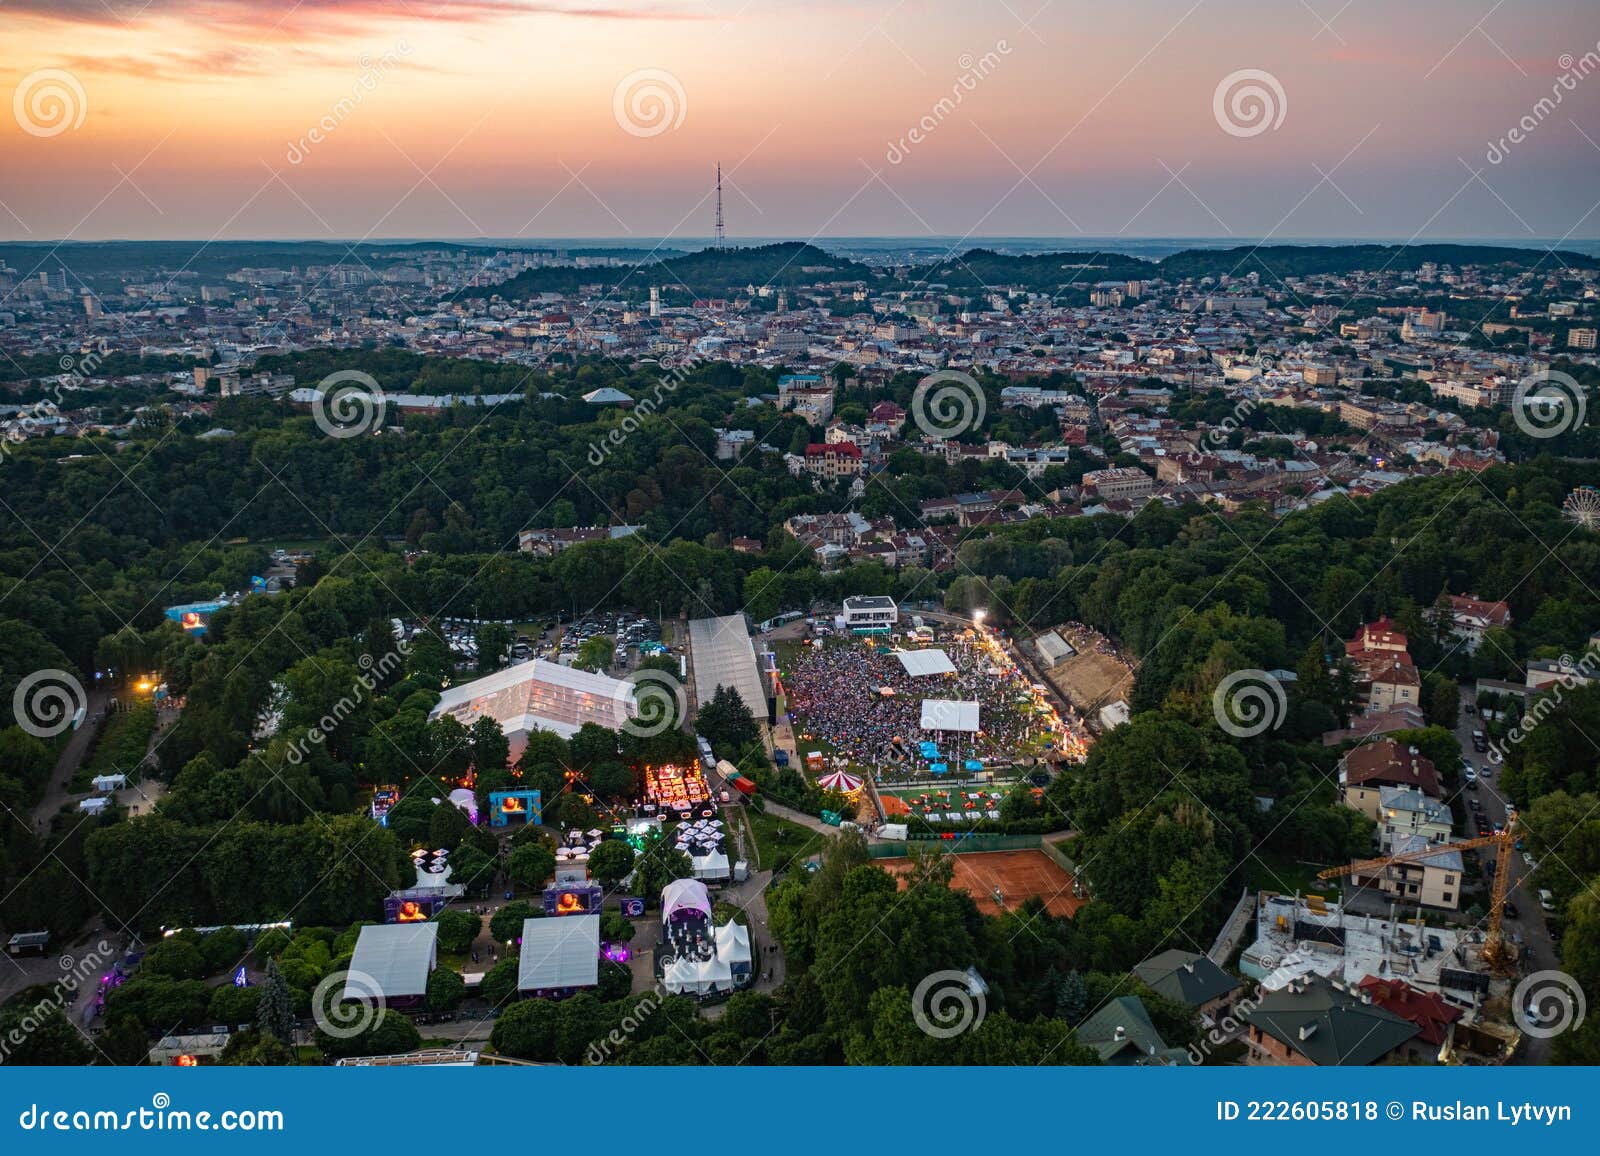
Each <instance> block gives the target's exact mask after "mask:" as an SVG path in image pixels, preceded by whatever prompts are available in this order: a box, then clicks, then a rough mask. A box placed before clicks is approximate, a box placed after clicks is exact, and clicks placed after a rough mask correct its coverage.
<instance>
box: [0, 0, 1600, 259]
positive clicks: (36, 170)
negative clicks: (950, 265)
mask: <svg viewBox="0 0 1600 1156" xmlns="http://www.w3.org/2000/svg"><path fill="white" fill-rule="evenodd" d="M1341 5H1342V7H1341ZM1324 21H1326V23H1324ZM0 29H3V30H4V36H3V37H0V84H3V85H4V87H5V90H6V93H7V95H8V96H10V98H11V99H10V100H9V101H8V102H7V104H6V106H5V107H4V110H3V111H0V205H3V207H0V237H4V238H6V239H11V240H48V239H56V238H62V237H71V238H74V239H80V240H89V239H98V238H110V237H124V238H160V237H186V238H187V237H200V238H208V237H213V236H220V237H227V238H249V237H255V238H286V237H308V238H322V237H342V238H360V237H374V238H387V237H474V236H491V237H518V236H522V237H527V238H545V237H572V236H582V237H595V236H617V237H621V238H626V237H628V236H630V235H631V236H634V237H640V238H644V237H660V236H682V237H702V236H705V235H706V234H707V233H708V232H709V230H710V224H711V208H710V202H709V199H708V198H709V193H710V186H711V179H712V172H713V166H714V164H715V163H716V162H717V161H721V162H722V164H723V166H724V169H725V171H726V172H727V173H728V174H729V179H728V190H727V192H726V194H725V200H726V205H727V216H728V220H729V233H730V235H731V236H733V237H735V238H737V237H740V236H749V237H755V236H759V237H772V236H801V237H809V236H813V235H820V236H824V237H827V236H851V235H856V236H861V235H919V234H942V235H954V236H970V237H973V238H981V237H985V236H990V237H994V236H1039V235H1051V236H1059V237H1062V238H1064V239H1070V238H1072V237H1074V236H1080V235H1081V236H1096V237H1101V236H1113V235H1124V236H1130V237H1135V236H1146V237H1148V236H1185V237H1196V236H1219V237H1226V236H1229V235H1235V236H1238V237H1241V238H1257V237H1261V236H1273V237H1279V238H1285V239H1287V238H1304V237H1380V238H1400V239H1404V238H1408V237H1411V236H1413V235H1421V236H1425V237H1438V238H1468V237H1480V238H1504V239H1516V238H1528V239H1533V238H1536V237H1537V238H1542V239H1547V240H1559V239H1571V240H1586V239H1593V238H1595V237H1597V236H1600V210H1597V209H1596V207H1595V205H1596V200H1597V198H1600V180H1597V179H1596V178H1597V177H1600V48H1597V41H1600V10H1597V9H1596V7H1595V5H1594V4H1593V2H1592V0H1517V2H1516V3H1514V4H1513V3H1505V4H1504V5H1503V6H1500V5H1496V4H1495V2H1494V0H1416V2H1410V3H1406V4H1404V5H1396V4H1394V3H1390V2H1387V0H1350V2H1349V3H1348V4H1345V3H1344V0H1198V2H1197V0H1125V2H1123V3H1118V4H1106V3H1092V4H1091V3H1084V2H1080V0H1053V2H1046V3H1041V0H899V2H896V0H643V2H637V3H630V2H627V0H463V2H459V3H451V2H434V0H395V2H381V0H301V2H299V3H293V2H291V0H259V2H253V0H147V2H145V3H137V2H133V3H129V2H126V0H0ZM1586 53H1587V54H1590V55H1589V56H1588V58H1587V62H1586V61H1585V54H1586ZM1241 70H1257V71H1258V72H1260V73H1265V74H1269V76H1270V77H1271V78H1273V79H1275V81H1276V82H1277V85H1278V86H1279V88H1280V89H1281V92H1282V100H1281V104H1282V108H1280V109H1277V110H1276V112H1281V114H1282V116H1281V123H1275V127H1274V125H1273V124H1268V125H1267V126H1266V127H1265V128H1264V131H1260V132H1258V133H1254V134H1253V135H1251V134H1250V132H1249V126H1245V127H1243V128H1241V127H1240V126H1239V125H1237V124H1235V125H1233V126H1232V127H1233V129H1234V131H1232V132H1230V131H1228V130H1227V126H1225V125H1224V124H1223V123H1222V120H1221V119H1219V116H1218V114H1217V112H1216V111H1215V110H1214V96H1215V95H1216V94H1217V91H1218V86H1219V84H1220V83H1221V82H1223V80H1224V78H1225V77H1228V76H1229V75H1230V74H1234V73H1237V72H1239V71H1241ZM636 74H642V76H639V75H636ZM1563 75H1565V76H1566V77H1567V79H1568V81H1569V82H1570V83H1569V85H1568V86H1567V87H1563V85H1562V83H1561V78H1562V77H1563ZM630 76H636V83H635V85H634V88H635V89H636V90H637V89H639V88H640V86H641V85H642V86H643V87H644V88H645V89H647V90H648V89H651V88H653V89H654V91H655V93H656V94H657V95H661V96H664V98H665V100H666V101H667V102H668V104H669V105H670V108H667V109H666V110H665V114H664V115H665V117H666V119H665V121H650V120H648V119H646V118H647V117H648V116H649V115H650V113H651V112H652V111H654V112H655V113H661V112H662V107H661V105H660V104H652V103H651V101H650V100H649V99H648V95H649V94H648V93H645V94H644V95H643V96H642V98H641V99H642V104H641V106H640V107H641V109H642V110H643V111H640V110H639V109H630V102H629V100H628V99H627V97H628V93H627V91H626V90H623V91H621V92H619V87H618V86H619V84H620V83H622V82H623V81H624V79H625V78H627V77H630ZM1553 91H1559V92H1561V103H1560V104H1559V105H1558V106H1555V107H1553V108H1547V109H1546V110H1545V111H1543V112H1536V111H1535V104H1536V102H1537V101H1539V99H1540V98H1541V97H1550V96H1551V95H1552V92H1553ZM955 93H960V99H959V101H956V100H954V97H953V94H955ZM1268 95H1269V97H1270V98H1271V99H1272V101H1273V103H1275V104H1276V103H1278V98H1277V97H1276V95H1275V94H1272V93H1270V92H1269V94H1268ZM56 98H60V99H56ZM942 98H951V99H950V100H946V102H945V105H944V107H943V108H942V109H941V108H940V101H941V99H942ZM62 101H64V102H65V104H63V103H62ZM619 101H620V107H619ZM1226 110H1227V106H1226V102H1224V111H1225V112H1226ZM80 118H81V119H80ZM1524 118H1529V119H1528V120H1527V121H1525V123H1528V124H1532V125H1533V127H1532V129H1531V130H1530V131H1528V132H1527V133H1526V135H1525V139H1523V140H1522V141H1521V142H1520V143H1509V144H1508V145H1502V146H1499V147H1491V146H1492V144H1494V143H1495V142H1500V141H1501V140H1502V138H1504V137H1506V135H1507V133H1508V132H1509V130H1511V129H1512V128H1513V126H1515V125H1517V124H1518V122H1519V121H1524ZM1274 121H1275V117H1274ZM919 122H920V123H921V124H922V125H923V126H924V129H919V130H918V133H919V134H920V135H921V137H922V139H921V140H920V141H917V140H913V139H912V138H911V136H910V131H911V129H912V128H913V126H915V125H918V124H919ZM319 123H321V124H322V125H323V126H325V131H322V132H321V137H322V139H320V140H316V139H313V137H312V130H313V128H314V126H317V125H318V124H319ZM930 126H931V127H930ZM658 130H659V131H658ZM1494 153H1497V154H1499V156H1500V159H1499V160H1498V162H1497V163H1491V155H1490V154H1494ZM1474 173H1477V175H1476V176H1475V175H1474Z"/></svg>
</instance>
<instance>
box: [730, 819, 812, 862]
mask: <svg viewBox="0 0 1600 1156" xmlns="http://www.w3.org/2000/svg"><path fill="white" fill-rule="evenodd" d="M745 816H746V817H747V818H748V819H749V820H750V830H751V833H752V834H753V835H754V836H755V844H756V859H757V862H756V864H755V869H756V870H759V871H776V870H778V869H780V868H782V867H784V866H787V865H789V864H792V863H799V862H801V861H803V860H805V859H806V858H808V857H810V856H811V855H814V854H815V853H816V852H818V851H820V850H822V838H823V837H822V834H821V832H819V831H813V830H812V829H811V828H809V827H802V826H801V825H800V824H799V823H791V822H790V821H789V820H788V819H780V818H777V817H776V816H774V815H768V814H765V813H763V812H761V811H757V810H755V809H753V808H752V809H750V810H747V811H746V812H745Z"/></svg>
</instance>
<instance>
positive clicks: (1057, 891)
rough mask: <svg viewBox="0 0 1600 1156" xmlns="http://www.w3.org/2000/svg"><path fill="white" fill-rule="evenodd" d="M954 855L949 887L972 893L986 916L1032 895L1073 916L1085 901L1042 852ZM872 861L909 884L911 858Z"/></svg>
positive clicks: (1056, 912) (1052, 909)
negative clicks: (953, 871)
mask: <svg viewBox="0 0 1600 1156" xmlns="http://www.w3.org/2000/svg"><path fill="white" fill-rule="evenodd" d="M953 858H954V860H955V865H956V869H955V874H954V875H953V876H951V879H950V886H951V887H955V888H959V889H960V890H963V891H965V892H966V893H967V894H968V895H970V896H972V901H973V902H974V903H976V904H977V905H978V910H979V911H981V912H983V913H984V914H985V915H998V914H1000V910H1001V906H1002V904H1003V905H1004V907H1005V908H1006V909H1007V910H1013V909H1015V908H1017V907H1019V906H1021V904H1022V901H1023V900H1025V899H1031V898H1033V897H1034V896H1037V897H1039V898H1040V899H1042V900H1044V905H1045V910H1047V911H1049V912H1050V914H1051V915H1063V916H1066V915H1072V914H1074V913H1075V912H1076V911H1077V910H1078V908H1080V907H1082V906H1083V905H1084V903H1085V902H1086V901H1085V900H1083V899H1079V898H1078V897H1077V896H1076V895H1074V894H1073V893H1072V876H1071V875H1070V874H1068V873H1067V872H1066V871H1065V870H1064V869H1063V868H1062V867H1061V866H1060V865H1059V864H1057V863H1056V861H1055V860H1054V859H1051V858H1050V856H1048V855H1046V854H1045V853H1044V852H1043V851H974V852H970V853H968V854H964V855H956V856H954V857H953ZM875 864H876V866H879V867H882V868H883V869H884V870H885V871H889V872H891V873H893V874H895V875H899V876H901V879H900V886H901V887H902V888H904V887H907V886H909V880H908V879H907V878H905V876H906V874H907V873H908V872H909V871H910V870H911V860H909V859H878V860H876V861H875ZM996 888H998V889H999V892H1000V898H999V900H998V901H997V900H996V898H995V890H996Z"/></svg>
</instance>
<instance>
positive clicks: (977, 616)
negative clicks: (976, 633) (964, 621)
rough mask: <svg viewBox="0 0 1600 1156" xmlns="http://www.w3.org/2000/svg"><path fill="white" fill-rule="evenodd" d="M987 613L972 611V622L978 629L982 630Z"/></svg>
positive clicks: (984, 611)
mask: <svg viewBox="0 0 1600 1156" xmlns="http://www.w3.org/2000/svg"><path fill="white" fill-rule="evenodd" d="M988 613H989V612H988V611H987V610H974V611H973V612H972V621H973V622H974V623H975V624H976V625H977V626H978V627H979V629H982V627H983V619H984V616H985V615H987V614H988Z"/></svg>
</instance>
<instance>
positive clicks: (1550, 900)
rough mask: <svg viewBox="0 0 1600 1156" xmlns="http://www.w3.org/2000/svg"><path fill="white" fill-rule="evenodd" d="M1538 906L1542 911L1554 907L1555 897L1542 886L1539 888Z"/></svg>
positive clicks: (1553, 908)
mask: <svg viewBox="0 0 1600 1156" xmlns="http://www.w3.org/2000/svg"><path fill="white" fill-rule="evenodd" d="M1539 907H1540V909H1541V910H1543V911H1554V910H1555V909H1556V897H1555V896H1554V895H1552V894H1550V892H1549V891H1547V890H1545V889H1544V888H1542V887H1541V888H1540V889H1539Z"/></svg>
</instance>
